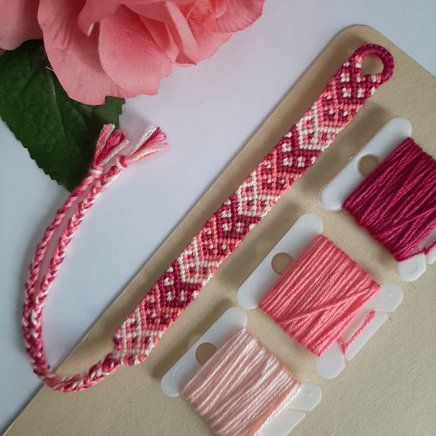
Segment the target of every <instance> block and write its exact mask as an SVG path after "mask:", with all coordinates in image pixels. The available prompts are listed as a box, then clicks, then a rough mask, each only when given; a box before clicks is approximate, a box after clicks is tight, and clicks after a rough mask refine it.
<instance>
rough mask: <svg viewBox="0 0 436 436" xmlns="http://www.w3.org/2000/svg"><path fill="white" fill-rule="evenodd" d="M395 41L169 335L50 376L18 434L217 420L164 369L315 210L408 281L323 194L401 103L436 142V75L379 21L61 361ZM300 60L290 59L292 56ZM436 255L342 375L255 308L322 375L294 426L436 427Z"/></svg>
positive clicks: (126, 307)
mask: <svg viewBox="0 0 436 436" xmlns="http://www.w3.org/2000/svg"><path fill="white" fill-rule="evenodd" d="M368 42H372V43H379V44H382V45H383V46H385V47H386V48H387V49H389V50H390V51H391V53H392V54H393V56H394V58H395V62H396V69H395V74H394V76H393V78H392V79H391V80H390V81H389V82H388V83H387V84H385V85H384V86H382V87H381V88H380V89H379V90H378V91H377V92H376V94H375V95H374V97H373V98H372V99H371V100H370V102H369V103H368V104H367V105H366V107H365V108H364V109H363V110H362V111H361V112H359V114H358V115H357V117H356V119H355V120H354V121H353V122H352V123H351V124H350V126H348V127H347V128H346V129H345V130H344V131H343V132H342V133H341V134H340V135H339V136H338V138H337V140H336V141H335V143H334V144H333V145H332V147H331V148H330V149H329V150H328V151H326V152H325V153H324V154H323V155H322V157H320V159H319V160H318V161H317V163H316V164H315V166H314V167H313V168H312V169H311V170H309V171H308V172H307V173H306V174H305V175H304V177H302V178H301V179H300V180H299V181H298V182H297V183H296V184H295V185H294V186H293V187H292V188H291V189H290V190H289V192H288V193H287V194H286V195H285V197H284V198H283V199H281V200H280V201H279V203H278V204H277V205H276V206H275V207H274V208H273V210H272V211H271V212H270V214H269V215H268V216H267V217H266V218H265V219H264V220H263V221H262V223H260V225H258V226H257V228H256V229H255V230H254V231H253V232H251V234H250V235H249V236H248V237H247V238H246V240H245V241H244V242H243V244H242V245H241V246H240V247H239V248H238V250H237V251H236V252H235V253H234V254H233V255H232V256H231V257H230V258H229V259H228V260H227V261H226V262H225V264H224V265H223V266H222V267H221V268H220V270H219V272H218V273H217V274H216V276H215V277H214V278H213V279H212V280H211V281H210V282H209V283H208V285H207V286H206V287H205V288H204V289H203V291H202V292H201V294H200V296H199V297H198V298H197V300H196V301H195V302H194V303H193V304H192V305H191V306H190V307H189V309H188V310H186V311H185V313H184V314H183V315H182V316H181V317H180V318H179V320H178V321H177V322H176V323H175V324H174V325H173V326H172V327H171V328H170V329H169V330H168V331H167V333H166V334H165V335H164V336H163V338H162V340H161V342H160V343H159V345H158V346H157V347H156V348H155V349H154V350H153V352H152V353H151V356H150V358H149V359H148V360H147V361H146V362H144V363H142V364H141V365H138V366H136V367H126V368H122V369H120V370H119V371H118V372H117V373H115V374H114V375H112V376H110V377H109V378H108V379H107V380H105V381H104V382H103V383H100V384H99V385H97V386H95V387H93V388H91V389H89V390H87V391H85V392H82V393H76V394H64V393H61V392H55V391H53V390H51V389H49V388H47V387H43V388H42V389H41V390H40V391H39V392H38V394H37V395H36V396H35V397H34V398H33V400H32V401H31V402H30V403H29V404H28V406H27V407H26V408H25V409H24V411H23V412H22V413H21V415H19V416H18V418H17V419H16V420H15V422H14V423H13V424H12V425H11V427H10V428H9V430H8V432H7V434H8V436H12V435H26V436H30V435H99V434H103V433H104V434H110V435H147V436H153V435H161V436H164V435H190V436H195V435H207V434H210V431H209V430H208V428H207V426H206V424H205V423H204V422H203V421H202V419H201V418H200V417H199V416H198V415H196V413H195V412H194V411H193V410H192V409H191V408H190V407H189V406H188V405H187V404H186V403H185V402H184V401H183V400H182V399H181V398H168V397H166V396H165V395H164V394H163V393H162V391H161V389H160V379H161V377H162V375H163V374H164V373H165V372H166V371H167V370H168V369H169V368H170V367H171V366H172V365H173V364H174V363H175V361H176V360H177V359H178V358H179V357H180V356H181V355H182V354H183V353H184V352H185V351H186V349H187V347H188V346H189V345H190V344H192V343H193V342H194V341H195V340H196V338H198V336H199V335H200V334H201V333H202V332H203V331H204V330H206V329H207V328H208V327H209V326H210V325H211V324H212V323H213V322H214V321H215V320H216V319H217V318H218V316H219V315H220V314H222V313H223V312H224V311H225V309H227V308H228V307H230V306H232V305H236V304H237V300H236V292H237V290H238V287H239V286H240V285H241V283H243V281H244V280H245V279H246V278H247V276H248V275H249V274H250V272H251V271H252V270H253V269H254V268H255V267H256V266H257V265H258V263H259V262H260V261H261V260H262V259H263V257H264V256H265V255H266V254H267V252H268V251H269V250H270V249H271V248H272V247H273V246H274V245H275V243H276V242H277V241H278V240H279V239H280V237H281V236H282V235H283V234H284V233H285V232H286V231H287V230H288V229H289V227H290V226H291V225H292V224H293V223H294V222H295V220H296V219H297V218H298V217H299V216H300V215H301V214H303V213H305V212H313V213H316V214H318V215H319V216H321V217H322V218H323V220H324V222H325V230H324V233H325V234H326V235H327V236H328V237H329V238H331V239H332V240H333V241H334V242H335V243H336V244H337V245H339V246H340V247H341V248H342V249H344V250H345V251H346V252H347V253H349V254H350V255H351V256H352V258H353V259H354V260H356V261H357V262H358V263H360V264H361V265H362V266H363V267H364V268H366V269H367V270H368V271H369V272H370V273H371V274H372V275H373V276H374V277H375V279H376V280H378V281H379V282H384V281H388V280H391V281H394V282H399V280H398V277H397V275H396V273H395V266H394V262H393V260H392V258H391V257H390V256H389V255H388V253H387V252H386V251H385V250H384V249H383V248H382V247H381V246H379V245H378V244H376V243H375V242H374V241H373V240H372V239H371V238H370V237H369V236H368V235H367V234H366V233H365V232H364V231H362V230H361V229H359V228H358V227H357V226H356V225H355V224H354V222H353V221H352V219H351V218H350V217H349V216H347V215H346V214H345V213H344V212H341V213H333V212H327V211H325V210H323V208H322V207H321V205H320V203H319V201H318V198H317V195H318V192H319V189H320V187H321V186H323V185H324V184H325V183H326V182H328V181H329V180H330V179H331V177H332V176H333V175H334V174H336V173H337V171H339V170H340V169H341V168H342V167H343V166H344V164H345V163H346V162H347V159H349V157H350V156H352V155H353V154H355V153H356V152H357V150H359V149H360V148H361V147H362V146H363V145H364V144H365V143H366V142H367V141H368V140H369V139H370V138H371V137H372V136H373V135H374V134H375V133H376V132H377V131H378V130H379V129H380V128H381V127H382V126H383V125H384V124H385V123H386V122H387V121H388V120H389V119H391V118H392V117H394V116H404V117H406V118H408V119H409V120H410V122H411V123H412V125H413V136H414V138H415V140H416V141H417V142H418V143H419V144H421V146H422V147H423V148H424V149H426V150H427V151H428V152H430V153H432V154H433V155H436V144H435V139H434V138H435V137H436V122H435V118H436V117H435V109H436V108H435V104H436V83H435V78H434V77H433V76H432V75H431V74H429V73H428V72H427V71H426V70H424V69H423V68H422V67H421V66H419V65H418V64H417V63H416V62H414V61H413V60H412V59H411V58H410V57H408V56H406V55H405V54H404V53H403V52H402V51H401V50H399V49H398V47H396V46H395V45H394V44H392V43H391V42H390V41H388V40H387V39H386V38H384V37H383V36H382V35H380V34H379V33H378V32H376V31H375V30H373V29H371V28H369V27H364V26H356V27H352V28H349V29H347V30H345V31H344V32H342V33H341V34H339V35H338V36H337V37H336V38H334V40H333V41H331V42H330V44H329V45H328V46H327V48H326V49H325V50H324V52H323V53H322V54H321V55H320V57H319V58H318V59H317V60H316V61H315V62H314V63H313V65H312V66H311V67H310V68H309V69H308V70H307V73H306V74H305V75H304V76H303V77H302V79H301V80H300V81H299V82H298V84H297V85H296V86H295V87H293V89H292V90H291V92H290V93H289V94H288V95H287V96H286V98H285V99H284V100H283V101H282V102H281V103H280V105H279V106H278V107H277V109H275V110H274V112H273V113H272V114H271V116H270V117H269V118H268V119H267V121H266V122H265V123H264V124H263V126H262V127H261V128H260V129H259V131H258V132H257V133H256V134H255V135H254V137H253V138H252V139H251V140H250V141H249V142H248V144H247V145H246V146H245V147H244V149H243V150H242V151H241V153H240V154H239V155H238V156H237V157H236V158H235V159H234V161H233V162H232V163H231V165H229V167H228V168H227V169H226V170H225V171H224V173H223V174H222V175H221V176H220V177H219V178H218V180H217V181H216V182H215V183H214V184H213V186H212V187H211V188H210V189H209V190H208V191H207V193H206V194H205V195H204V196H203V197H202V198H201V200H200V201H199V202H198V204H197V205H196V206H195V208H194V209H193V210H192V211H191V212H190V213H189V215H188V216H187V217H186V218H185V219H184V220H183V222H182V223H181V224H180V225H179V226H178V227H177V228H176V230H175V231H174V232H173V233H172V234H171V236H170V237H169V238H168V240H167V241H166V242H165V243H164V244H163V245H162V247H161V248H160V249H159V250H158V251H157V252H156V253H155V255H154V256H153V257H152V258H151V260H150V261H149V262H147V264H146V265H145V266H144V267H143V269H142V270H141V271H140V272H139V274H138V275H137V276H136V277H135V278H134V279H133V281H132V282H131V283H130V284H129V285H128V286H127V287H126V289H125V290H124V291H123V292H122V293H121V295H120V296H119V298H118V299H117V300H116V301H115V302H114V303H113V304H112V305H111V307H110V308H109V309H108V310H107V311H106V312H105V313H104V315H103V316H102V317H101V318H100V319H99V320H98V321H97V323H96V324H95V325H94V326H93V327H92V329H91V330H90V331H89V333H88V335H87V336H86V338H85V339H84V340H83V341H82V342H81V343H80V344H79V346H78V347H77V348H76V349H75V350H74V351H73V352H72V353H71V355H70V356H69V357H68V358H67V359H66V361H65V362H64V363H63V364H62V366H61V368H60V371H61V372H62V373H64V374H68V373H72V372H73V371H74V372H77V371H82V370H83V369H85V368H87V366H89V364H93V363H94V362H95V361H96V360H97V359H98V358H100V357H101V356H103V355H104V354H105V353H106V352H107V351H108V350H109V349H110V347H111V337H112V334H113V332H114V330H115V328H116V327H117V326H118V325H119V324H120V323H121V322H122V321H123V320H124V318H125V317H126V316H127V315H128V314H129V313H130V312H131V311H132V310H133V309H134V308H135V306H136V304H137V303H138V302H139V301H140V300H141V298H142V296H143V294H144V292H146V291H147V290H148V289H150V288H151V287H152V285H153V284H154V282H155V281H156V280H157V279H158V277H159V276H160V274H161V273H162V271H164V270H165V269H166V267H167V266H168V265H169V264H170V262H171V261H172V260H173V259H174V258H175V257H176V256H177V255H178V253H179V252H180V251H181V250H182V249H183V248H184V247H185V245H186V244H187V242H188V241H189V240H190V239H191V237H192V236H193V235H194V234H195V233H196V232H197V231H198V230H199V229H200V228H201V226H202V224H203V223H204V222H205V220H206V219H207V218H208V217H209V216H210V215H211V214H212V213H213V211H214V210H216V209H217V208H218V207H219V205H220V204H221V202H222V201H223V200H224V199H225V198H226V197H227V196H228V195H229V194H230V193H231V192H233V190H234V189H235V188H236V187H237V186H238V185H239V184H240V183H241V182H242V180H243V179H244V178H245V175H246V174H248V173H249V172H250V171H251V170H252V169H253V168H254V166H255V165H256V164H257V163H258V162H259V161H260V160H261V159H262V157H263V156H264V155H265V154H266V153H267V152H268V151H269V150H270V149H271V148H272V146H273V145H274V144H275V143H276V141H277V140H278V139H280V138H281V136H282V135H283V133H284V132H286V131H287V129H288V128H289V126H291V125H292V124H293V123H294V122H295V121H297V120H298V119H299V118H300V117H301V115H302V114H303V113H304V112H305V110H306V109H307V108H308V107H309V106H310V104H311V103H312V102H313V101H314V100H315V99H316V98H317V97H318V95H319V94H320V92H321V91H322V89H323V88H324V86H325V85H326V83H327V82H328V81H329V80H330V78H331V77H332V75H333V74H334V73H335V72H336V70H337V69H338V67H339V66H340V65H341V63H342V62H343V61H344V60H345V59H346V58H347V57H348V56H349V55H350V54H351V53H352V52H353V50H354V49H355V48H356V47H358V46H359V45H361V44H363V43H368ZM289 61H290V62H291V61H292V59H290V60H289ZM435 272H436V267H435V266H433V268H431V269H430V270H429V271H427V273H426V274H425V275H423V276H422V277H421V278H420V279H419V280H417V281H416V282H414V283H401V284H402V286H403V289H404V291H405V298H404V302H403V304H402V306H401V307H400V308H399V309H398V310H397V311H396V312H395V313H394V314H392V316H391V318H390V320H389V321H388V322H386V323H385V324H384V325H383V327H382V328H381V329H380V330H379V331H378V332H377V334H376V335H375V336H374V337H373V338H372V339H371V341H370V342H369V343H368V344H367V345H366V346H365V347H364V349H363V350H362V351H361V352H360V353H359V354H358V355H357V356H356V357H355V359H354V360H353V361H352V362H351V364H349V365H348V367H347V368H346V369H345V370H344V371H343V372H342V374H341V375H340V376H339V377H338V378H337V379H335V380H331V381H324V380H321V379H320V378H319V377H318V376H317V374H316V372H315V370H314V357H313V356H312V355H311V354H310V353H309V352H307V351H306V350H304V349H303V348H301V347H299V346H298V345H296V343H295V342H293V341H292V340H291V339H290V338H289V337H287V336H286V335H285V333H283V332H281V331H280V329H279V328H278V327H277V326H276V325H275V324H274V323H273V322H272V321H271V320H270V319H268V318H267V317H266V316H265V315H263V314H262V313H261V312H260V311H256V310H255V311H251V312H249V313H248V318H249V322H248V329H249V331H250V332H252V333H253V334H254V335H255V336H257V337H258V338H259V339H260V341H261V342H262V343H263V344H264V345H266V346H267V348H269V349H270V350H271V351H272V352H274V353H275V354H276V355H277V356H278V357H279V358H280V360H281V361H282V362H283V363H284V364H286V365H287V366H288V367H289V369H290V370H291V371H292V372H293V373H294V374H295V375H296V376H298V377H299V378H300V380H302V381H311V382H313V383H317V384H319V386H320V387H321V389H322V391H323V400H322V402H321V403H320V405H319V406H318V407H317V408H316V409H315V410H314V411H313V412H311V413H309V414H308V416H307V417H306V419H305V420H304V421H303V422H302V423H301V424H300V425H299V426H298V427H297V428H296V429H295V430H294V431H293V433H292V434H293V435H295V436H299V435H306V436H307V435H309V436H312V435H323V436H324V435H325V436H327V435H335V436H338V435H354V436H356V435H405V436H406V435H407V436H410V435H419V436H425V435H435V434H436V418H435V416H436V415H435V410H436V373H435V362H436V320H435V314H436V289H435Z"/></svg>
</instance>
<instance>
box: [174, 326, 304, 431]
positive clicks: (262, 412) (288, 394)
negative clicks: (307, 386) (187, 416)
mask: <svg viewBox="0 0 436 436" xmlns="http://www.w3.org/2000/svg"><path fill="white" fill-rule="evenodd" d="M300 386H301V385H300V383H299V382H298V381H297V380H296V379H295V378H294V377H293V376H292V375H291V374H290V373H289V372H288V371H287V369H286V368H285V367H284V366H283V365H282V364H281V363H280V362H279V361H278V359H277V358H276V357H275V356H274V355H273V354H271V353H270V352H269V351H268V350H266V349H265V348H264V347H263V346H262V345H261V344H260V343H259V342H258V341H257V340H256V339H255V338H253V337H252V336H251V335H250V334H249V333H247V331H246V330H245V329H244V330H241V331H239V332H238V333H237V334H236V335H234V336H233V337H232V338H231V339H230V340H229V341H227V342H226V344H225V345H224V346H223V347H221V348H220V349H219V350H217V352H216V353H215V354H214V355H213V356H212V357H211V358H210V359H209V360H208V361H207V362H206V363H205V364H204V365H203V366H202V367H201V369H200V370H199V371H198V372H197V373H196V374H195V375H194V377H193V378H192V379H191V380H190V381H189V382H188V383H187V384H186V385H185V387H184V388H183V390H182V393H181V395H182V397H183V398H184V399H185V400H186V401H187V402H188V403H189V404H191V406H192V407H193V408H194V409H195V410H196V411H197V412H198V413H199V414H200V415H201V416H202V417H203V418H204V419H205V421H206V422H207V423H208V424H209V426H210V428H211V429H212V430H213V431H214V433H215V434H216V435H219V436H235V435H241V436H242V435H247V436H248V435H254V434H257V432H258V431H259V430H261V428H262V427H263V426H264V424H265V423H266V422H268V420H269V419H270V418H271V417H272V416H275V415H276V414H278V413H279V412H280V411H281V410H282V408H283V407H284V406H286V404H287V403H289V402H290V401H291V400H292V399H293V398H295V396H296V395H297V394H298V392H299V389H300Z"/></svg>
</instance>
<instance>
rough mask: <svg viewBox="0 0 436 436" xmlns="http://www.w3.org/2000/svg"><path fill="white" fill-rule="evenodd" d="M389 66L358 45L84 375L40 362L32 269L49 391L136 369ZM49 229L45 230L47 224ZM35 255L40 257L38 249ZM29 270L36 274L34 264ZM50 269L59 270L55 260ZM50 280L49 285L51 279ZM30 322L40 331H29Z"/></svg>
mask: <svg viewBox="0 0 436 436" xmlns="http://www.w3.org/2000/svg"><path fill="white" fill-rule="evenodd" d="M366 56H376V57H378V58H379V59H380V60H381V61H382V63H383V71H382V72H381V73H378V74H363V73H362V60H363V59H364V58H365V57H366ZM393 69H394V62H393V59H392V56H391V54H390V53H389V52H388V51H387V50H386V49H384V48H383V47H381V46H378V45H373V44H369V45H364V46H362V47H360V48H358V49H357V50H356V51H355V52H354V53H353V54H352V55H351V57H350V58H349V59H348V60H347V61H346V62H345V63H344V64H343V65H342V66H341V68H340V69H339V71H338V72H337V73H336V74H335V76H334V77H333V79H332V80H331V81H330V82H329V83H328V85H327V86H326V88H325V89H324V91H323V92H322V94H321V95H320V97H319V98H318V99H317V100H316V101H315V103H314V104H313V105H312V107H311V108H310V109H309V110H308V111H307V112H306V113H305V114H304V116H303V117H302V118H301V119H300V120H299V121H298V122H297V123H296V124H295V125H293V126H292V127H291V129H290V130H289V132H288V133H287V134H286V135H285V136H284V137H283V138H282V139H281V140H280V141H279V142H278V143H277V144H276V145H275V147H274V148H273V150H272V151H271V152H270V153H269V154H268V155H267V156H266V157H265V158H264V159H263V161H262V162H261V163H260V164H259V165H258V166H257V167H256V169H255V170H254V171H253V172H252V173H251V174H250V175H249V176H248V177H247V178H246V180H245V181H244V182H243V183H242V185H241V186H240V187H239V188H238V189H237V190H236V191H235V192H234V193H233V194H232V195H230V197H229V198H228V199H227V200H226V201H225V202H224V203H223V204H222V206H221V207H220V208H219V209H218V210H217V211H216V212H215V213H214V215H213V216H212V217H211V218H210V219H209V220H208V221H207V222H206V223H205V224H204V226H203V228H202V229H201V230H200V232H199V233H198V234H197V235H196V236H195V237H194V238H193V239H192V241H191V243H190V244H189V245H188V246H187V247H186V248H185V250H184V251H183V252H182V253H181V254H180V255H179V257H178V258H177V259H176V260H175V261H174V262H173V263H172V264H171V266H170V267H169V268H168V269H167V270H166V271H165V272H164V273H163V275H162V276H161V278H160V279H159V280H158V282H157V283H156V284H155V286H154V287H153V288H152V289H151V290H150V291H149V292H148V293H147V294H146V295H145V297H144V299H143V301H142V302H141V303H140V304H139V305H138V306H137V308H136V310H135V311H134V312H133V313H132V314H131V315H130V316H129V317H128V318H127V319H126V321H124V323H123V324H122V325H121V327H120V328H119V329H118V330H117V332H116V333H115V335H114V338H113V340H114V349H113V350H112V352H110V353H109V354H108V355H107V356H106V357H105V358H104V359H103V360H102V361H100V362H99V363H97V364H96V365H94V366H93V367H92V368H91V369H90V370H88V371H86V372H85V373H83V374H81V375H77V376H73V377H60V376H58V375H57V374H55V373H54V372H53V371H51V370H50V369H49V367H48V364H47V363H46V361H45V358H44V357H43V356H44V352H43V351H44V350H43V348H42V345H41V344H42V342H41V340H40V333H41V332H40V315H41V314H40V312H38V311H37V310H36V311H35V307H37V306H38V305H39V304H40V303H41V302H40V301H38V299H39V298H42V304H43V299H45V295H46V294H45V291H43V292H42V293H40V295H41V296H36V297H35V296H34V295H33V294H32V293H33V292H34V290H33V289H34V287H32V281H33V278H32V277H33V274H34V272H33V270H32V267H31V273H30V277H29V281H30V284H31V286H30V287H29V286H28V287H27V291H26V292H27V294H28V296H26V304H25V310H24V316H23V325H24V331H25V333H24V335H25V341H26V348H27V350H28V354H29V355H30V357H31V359H32V364H33V367H34V370H35V372H36V373H37V374H38V375H39V376H40V377H41V378H42V379H43V380H44V382H46V383H47V384H48V385H49V386H51V387H53V388H55V389H58V390H62V391H67V392H72V391H79V390H83V389H86V388H87V387H89V386H91V385H93V384H96V383H98V382H99V381H100V380H102V379H103V378H104V377H105V376H106V375H107V374H109V373H111V372H113V371H114V370H116V369H117V368H118V367H119V366H120V365H135V364H137V363H140V362H142V361H144V360H145V359H146V358H147V356H148V355H149V354H150V352H151V350H152V349H153V348H154V346H155V345H156V344H157V343H158V341H159V339H160V337H161V336H162V335H163V334H164V332H165V331H166V329H167V328H168V327H169V326H170V325H171V324H172V323H173V322H174V321H175V320H176V319H177V318H178V316H179V315H180V314H181V313H182V312H183V311H184V310H185V309H186V308H187V307H188V306H189V304H190V303H191V302H192V301H193V300H194V299H195V298H196V297H197V295H198V293H199V292H200V290H201V289H202V287H203V286H204V285H205V284H206V283H207V282H208V280H209V279H210V278H211V277H212V276H213V275H214V273H215V272H216V270H217V269H218V267H219V265H220V264H221V263H222V262H223V261H224V260H225V259H227V257H228V256H229V255H230V254H231V253H232V252H233V251H234V250H235V249H236V248H237V247H238V245H239V244H240V242H241V241H242V240H243V239H244V238H245V236H246V235H247V233H248V232H249V231H250V230H251V229H252V228H253V227H254V226H255V225H256V224H257V223H258V222H259V221H260V220H261V219H262V218H263V217H264V216H265V215H266V214H267V213H268V211H269V210H270V209H271V208H272V206H274V204H275V203H276V202H277V201H278V199H279V198H280V197H281V196H282V195H283V194H284V193H285V191H286V190H287V189H288V188H289V187H290V186H291V185H292V184H293V183H294V182H295V180H296V179H297V178H298V177H299V176H301V175H302V174H303V173H304V172H305V171H306V170H307V169H308V168H310V167H311V166H312V165H313V163H314V162H315V160H316V159H317V157H318V156H319V155H320V154H321V153H322V151H324V150H325V149H326V148H327V147H328V146H329V145H330V144H331V143H332V142H333V141H334V139H335V137H336V135H337V134H338V133H339V132H340V131H341V130H342V129H343V128H344V127H345V126H346V125H347V124H348V123H349V122H350V121H351V120H352V119H353V118H354V116H355V115H356V113H357V111H358V110H359V109H360V108H361V107H362V106H363V105H364V104H365V103H366V101H367V100H368V99H369V98H370V97H371V95H372V94H373V93H374V92H375V90H376V89H377V88H378V87H379V86H380V85H381V84H383V83H384V82H386V81H387V80H389V78H390V77H391V76H392V73H393ZM91 176H92V173H91ZM86 183H88V184H89V182H87V181H86V179H85V181H84V184H86ZM74 195H75V194H73V196H74ZM67 203H68V202H67ZM61 215H62V214H61ZM57 219H58V218H57ZM55 222H56V219H55ZM48 232H49V233H50V227H49V229H48ZM45 239H46V238H44V239H43V243H42V251H44V244H45V242H44V241H45ZM48 239H50V237H49V238H48ZM67 239H68V238H67ZM38 251H40V249H38ZM61 251H63V250H61ZM61 257H62V256H61ZM35 258H36V259H38V258H39V255H38V252H37V255H36V257H35ZM36 264H38V260H37V262H36ZM34 269H35V270H36V271H37V270H38V266H37V267H36V268H34ZM53 269H54V270H55V269H56V262H55V263H54V265H53ZM53 277H54V276H53ZM49 280H52V278H51V276H50V277H49ZM28 283H29V282H28ZM43 283H44V280H43ZM35 299H36V303H35ZM29 301H30V303H29ZM33 324H35V325H36V326H37V327H36V328H33ZM34 334H36V336H38V340H34V339H33V335H34ZM38 347H40V348H38Z"/></svg>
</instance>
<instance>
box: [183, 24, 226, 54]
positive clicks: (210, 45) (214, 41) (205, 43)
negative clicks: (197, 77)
mask: <svg viewBox="0 0 436 436" xmlns="http://www.w3.org/2000/svg"><path fill="white" fill-rule="evenodd" d="M191 29H192V32H193V33H194V35H195V38H196V39H197V42H198V48H199V49H200V57H199V59H198V60H199V61H202V60H204V59H207V58H208V57H210V56H212V55H213V54H215V52H216V51H217V50H218V49H219V48H220V46H221V45H222V44H224V43H225V42H226V41H228V40H229V39H230V37H231V36H232V34H231V33H218V32H213V31H210V30H208V29H207V27H205V26H204V25H199V24H196V23H195V22H192V23H191Z"/></svg>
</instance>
